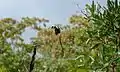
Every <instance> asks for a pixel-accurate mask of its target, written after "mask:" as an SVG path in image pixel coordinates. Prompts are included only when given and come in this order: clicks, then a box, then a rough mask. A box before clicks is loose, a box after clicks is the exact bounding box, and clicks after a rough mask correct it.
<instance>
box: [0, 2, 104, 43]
mask: <svg viewBox="0 0 120 72" xmlns="http://www.w3.org/2000/svg"><path fill="white" fill-rule="evenodd" d="M91 1H92V0H0V18H6V17H11V18H14V19H19V18H21V17H25V16H29V17H40V18H46V19H48V20H50V22H49V24H51V25H52V24H68V23H69V22H68V18H69V17H70V16H71V15H72V14H75V13H76V11H78V10H79V9H78V7H77V6H76V4H79V6H80V9H81V10H82V9H84V8H85V4H90V3H91ZM95 1H98V2H99V3H100V4H102V5H105V3H106V2H105V0H95ZM22 36H23V38H24V39H25V42H26V43H29V42H30V40H29V38H30V37H34V36H36V32H35V31H33V30H31V29H27V30H26V31H25V32H24V33H23V35H22Z"/></svg>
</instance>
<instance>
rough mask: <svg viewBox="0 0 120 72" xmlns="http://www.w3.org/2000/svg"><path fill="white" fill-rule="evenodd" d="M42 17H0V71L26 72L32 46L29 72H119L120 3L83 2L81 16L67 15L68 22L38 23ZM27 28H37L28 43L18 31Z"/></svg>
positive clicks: (42, 21)
mask: <svg viewBox="0 0 120 72" xmlns="http://www.w3.org/2000/svg"><path fill="white" fill-rule="evenodd" d="M47 22H49V21H48V20H46V19H44V18H29V17H24V18H22V19H21V20H20V21H17V20H14V19H12V18H4V19H1V20H0V72H30V71H29V70H30V63H31V60H32V55H33V54H34V53H33V50H34V47H36V52H37V55H36V58H35V61H34V62H33V63H34V66H32V67H34V68H33V72H120V2H119V1H118V0H107V5H106V6H105V7H104V6H103V7H102V6H101V5H100V4H99V3H98V4H95V3H94V1H93V2H92V4H91V5H88V4H86V8H85V12H84V16H83V15H77V14H74V15H71V17H70V18H69V22H70V24H71V25H66V26H62V25H60V24H59V25H57V26H58V27H60V29H61V33H60V34H59V35H55V33H54V29H52V28H51V27H46V25H45V24H44V27H40V26H38V24H43V23H47ZM28 27H31V28H33V29H35V30H37V31H38V33H37V37H34V38H31V43H30V44H26V43H24V39H23V38H22V36H21V34H22V33H23V32H24V31H25V29H26V28H28Z"/></svg>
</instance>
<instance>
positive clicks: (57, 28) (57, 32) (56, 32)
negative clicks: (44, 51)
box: [52, 26, 60, 35]
mask: <svg viewBox="0 0 120 72" xmlns="http://www.w3.org/2000/svg"><path fill="white" fill-rule="evenodd" d="M52 28H54V29H55V35H58V34H59V33H60V28H59V27H57V26H52Z"/></svg>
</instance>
